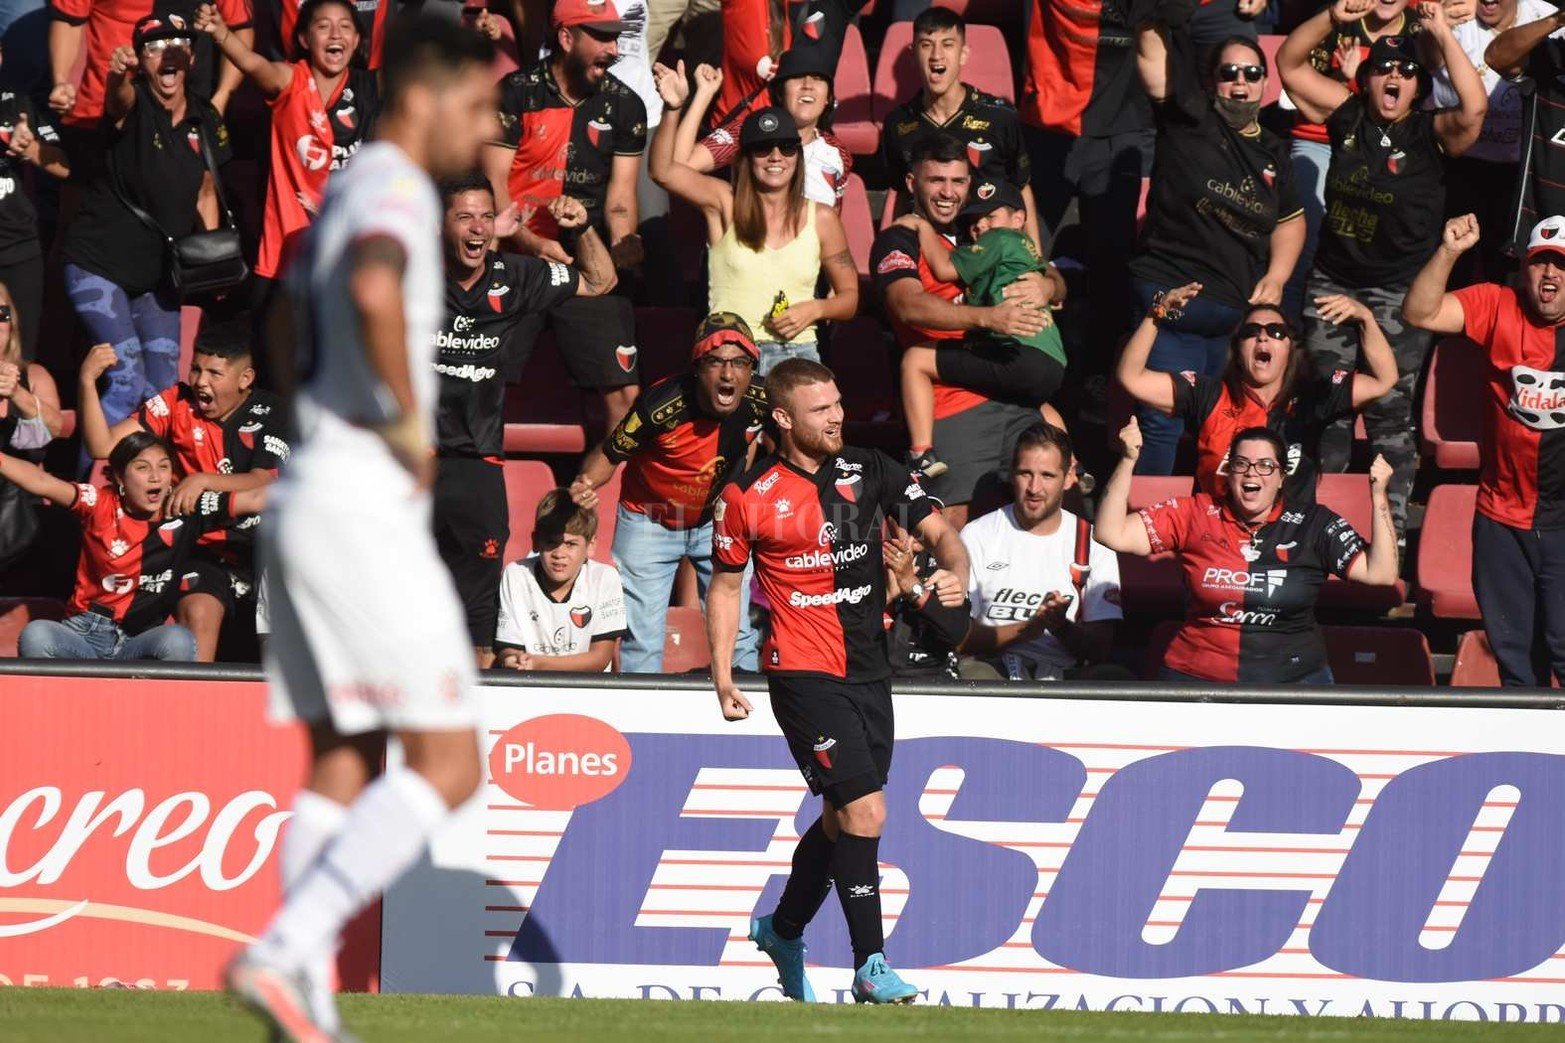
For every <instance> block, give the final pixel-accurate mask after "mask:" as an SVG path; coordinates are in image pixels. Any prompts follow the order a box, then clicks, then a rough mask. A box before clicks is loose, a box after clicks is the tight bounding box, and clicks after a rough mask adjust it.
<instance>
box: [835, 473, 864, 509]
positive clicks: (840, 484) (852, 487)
mask: <svg viewBox="0 0 1565 1043" xmlns="http://www.w3.org/2000/svg"><path fill="white" fill-rule="evenodd" d="M859 481H860V476H859V475H856V474H845V475H840V476H839V477H838V478H837V495H838V496H841V497H842V498H843V499H844V500H847V501H848V502H849V503H858V502H859V491H858V484H859Z"/></svg>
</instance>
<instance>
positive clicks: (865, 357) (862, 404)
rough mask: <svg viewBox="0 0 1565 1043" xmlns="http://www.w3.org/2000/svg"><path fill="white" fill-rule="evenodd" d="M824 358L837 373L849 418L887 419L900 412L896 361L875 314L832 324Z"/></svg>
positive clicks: (843, 405) (844, 408)
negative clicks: (874, 316)
mask: <svg viewBox="0 0 1565 1043" xmlns="http://www.w3.org/2000/svg"><path fill="white" fill-rule="evenodd" d="M825 362H826V364H827V365H828V366H830V367H831V370H832V372H833V373H835V374H837V386H838V387H839V388H841V390H842V407H843V410H844V411H845V412H846V413H847V418H848V420H850V421H855V420H880V421H884V420H890V419H892V418H893V417H895V416H897V415H898V414H899V413H900V412H901V410H900V409H899V408H898V405H899V397H900V396H899V393H898V390H897V376H896V362H895V361H894V360H893V357H892V353H891V346H890V344H889V343H888V342H887V339H886V330H885V327H883V326H881V324H880V323H879V322H877V321H876V320H875V319H874V318H873V317H871V316H869V315H860V316H858V317H857V318H855V319H854V320H853V321H851V322H845V323H841V324H838V325H835V326H833V327H832V328H831V341H830V344H829V345H828V346H827V348H826V358H825Z"/></svg>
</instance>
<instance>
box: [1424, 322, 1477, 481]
mask: <svg viewBox="0 0 1565 1043" xmlns="http://www.w3.org/2000/svg"><path fill="white" fill-rule="evenodd" d="M1488 381H1489V374H1488V361H1487V360H1486V359H1485V358H1484V354H1483V350H1482V349H1481V348H1479V347H1478V345H1476V344H1474V343H1473V342H1472V341H1470V340H1468V339H1467V338H1466V337H1446V338H1444V339H1443V340H1441V341H1439V342H1437V343H1436V344H1435V350H1434V355H1433V357H1431V358H1430V360H1429V377H1428V379H1427V381H1426V382H1425V384H1424V408H1423V416H1422V418H1421V423H1420V425H1419V451H1420V452H1421V453H1422V454H1423V457H1424V459H1425V460H1429V459H1433V460H1434V462H1435V466H1436V467H1440V468H1445V469H1447V470H1463V471H1476V470H1477V469H1478V442H1479V440H1480V439H1481V438H1482V437H1483V410H1484V396H1485V395H1487V394H1488V393H1489V389H1488Z"/></svg>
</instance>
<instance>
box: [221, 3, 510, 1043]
mask: <svg viewBox="0 0 1565 1043" xmlns="http://www.w3.org/2000/svg"><path fill="white" fill-rule="evenodd" d="M491 58H492V49H491V47H490V45H489V43H488V41H486V40H484V39H483V38H482V37H480V36H478V35H477V34H476V33H473V32H472V31H471V30H468V29H464V28H462V27H461V26H459V25H457V24H455V23H454V22H451V21H447V20H444V19H440V18H435V17H415V18H410V19H407V20H405V21H401V22H397V23H393V25H392V27H391V28H390V29H389V30H388V33H387V40H386V52H385V65H384V68H383V75H384V79H383V85H384V88H385V106H384V108H383V109H382V111H381V118H380V123H379V125H378V128H377V131H376V140H375V141H373V142H372V143H371V144H369V145H366V146H365V147H364V148H363V149H361V150H360V151H359V154H358V155H357V156H356V157H355V158H354V161H353V163H352V164H351V165H350V166H348V167H347V168H345V169H344V170H343V171H342V172H341V173H340V174H338V175H337V176H336V177H335V178H333V179H332V181H331V183H330V185H329V186H328V187H327V190H326V198H325V200H324V202H323V204H322V207H321V213H320V216H319V217H318V218H317V220H316V222H315V223H314V224H313V225H312V226H311V230H310V233H309V235H308V237H307V243H306V245H305V247H304V252H303V254H302V255H301V257H300V259H299V264H298V266H297V267H296V268H295V269H294V271H293V274H292V278H293V280H294V281H295V284H296V285H297V287H298V288H299V289H300V290H301V291H302V295H303V304H304V308H305V310H306V312H307V314H306V316H305V319H306V321H305V322H302V323H301V324H300V327H301V328H302V329H305V330H309V331H313V333H314V336H312V337H311V338H310V340H311V343H307V344H304V345H301V348H302V350H301V352H300V355H301V357H302V358H306V359H308V365H307V367H306V368H305V370H304V373H305V376H304V379H303V380H302V381H301V382H300V385H299V388H298V391H297V392H296V399H295V401H296V406H297V409H298V412H299V420H300V429H301V434H302V436H303V437H302V438H301V441H300V445H299V449H298V452H297V453H296V454H295V455H294V457H293V460H292V462H291V464H290V466H289V468H288V470H287V472H286V473H285V474H284V476H283V477H282V479H281V480H280V481H279V482H278V483H277V485H276V486H275V487H274V491H275V494H276V498H275V500H273V501H272V507H271V508H270V511H269V514H268V516H267V523H266V525H265V527H264V528H263V530H262V531H263V533H264V534H265V538H266V540H267V550H268V552H269V555H268V561H269V562H270V563H271V566H272V567H274V568H275V570H276V571H275V574H274V577H273V578H274V581H275V582H274V583H273V584H272V589H271V601H270V608H271V624H272V636H273V639H272V640H271V641H269V642H268V643H267V648H266V654H267V673H268V675H269V677H270V680H271V684H272V695H273V700H274V707H275V711H277V712H276V715H277V716H280V717H294V718H300V719H303V720H304V721H306V722H307V723H308V724H309V727H310V737H311V743H312V746H313V750H314V755H313V764H312V767H311V772H310V777H309V780H308V782H307V784H306V787H305V789H304V790H302V791H301V792H300V794H299V796H298V797H297V798H296V799H295V802H294V808H293V816H292V818H291V820H290V822H289V825H288V831H287V832H286V833H285V834H284V836H283V841H282V849H281V853H280V861H281V864H282V869H283V893H284V895H285V896H286V898H285V902H284V904H283V907H282V909H281V910H280V911H279V912H278V913H277V915H276V917H275V918H274V919H273V920H272V922H271V924H270V925H269V926H268V927H267V929H266V930H265V932H264V933H263V934H262V936H261V937H260V938H259V939H258V940H257V941H256V942H255V944H254V945H252V946H251V947H250V948H248V949H247V950H245V952H243V953H242V954H241V955H240V956H239V957H238V958H237V959H236V960H235V961H234V962H233V963H232V964H231V965H230V966H229V968H228V972H227V975H226V977H227V984H228V988H229V990H230V991H232V992H233V993H235V994H236V995H237V996H238V997H239V998H240V999H241V1000H243V1001H244V1002H245V1003H247V1004H249V1005H250V1006H251V1007H253V1008H254V1009H255V1010H256V1011H257V1012H258V1013H260V1014H261V1015H262V1016H263V1017H265V1018H266V1019H267V1020H268V1021H269V1022H270V1023H271V1024H272V1026H273V1027H274V1029H275V1030H276V1031H277V1033H278V1034H279V1035H280V1036H281V1037H282V1038H284V1039H288V1040H295V1041H309V1043H314V1041H325V1040H329V1039H331V1038H332V1036H333V1034H334V1033H336V1032H337V1017H336V1011H335V1008H334V1006H333V1004H332V1000H331V996H330V991H329V987H328V985H327V981H328V974H329V970H330V962H331V959H332V955H333V951H334V949H335V946H336V942H337V937H338V935H339V934H340V933H341V931H342V927H343V925H344V924H346V923H347V922H348V920H349V919H350V918H351V917H352V916H354V915H355V914H356V913H358V912H359V910H361V909H363V908H364V906H365V905H367V904H368V903H369V902H370V901H371V900H373V899H374V897H375V896H376V895H378V894H379V893H380V892H381V891H382V890H384V889H385V888H386V886H387V885H389V884H390V883H391V882H392V881H394V880H396V879H397V878H398V877H399V876H401V875H402V874H403V873H404V872H405V871H406V870H407V868H408V867H409V866H411V865H412V864H413V862H414V861H415V860H416V859H417V858H418V857H419V854H420V853H421V852H422V851H423V850H424V846H425V844H426V842H427V841H428V839H429V836H430V835H431V834H432V833H433V832H434V831H435V829H436V828H437V827H438V826H439V825H440V824H441V823H443V822H444V821H445V820H446V818H447V816H448V815H449V813H450V809H452V808H454V807H456V806H457V805H458V804H460V803H461V802H462V801H464V800H466V799H467V798H468V797H469V796H470V795H471V794H472V793H473V792H474V790H476V789H477V788H478V784H479V780H480V778H481V777H482V776H481V771H480V765H479V761H478V740H477V737H476V735H475V734H474V730H473V726H474V723H475V720H476V717H477V705H476V700H475V698H474V692H473V672H474V671H473V660H472V655H471V653H470V652H469V651H468V648H467V637H466V634H465V633H464V628H463V626H462V611H461V607H460V606H459V605H458V604H457V600H456V594H455V592H454V591H453V589H452V585H451V578H450V576H449V575H448V574H447V572H446V570H445V567H444V566H443V565H442V564H441V563H440V558H439V556H438V555H437V554H436V552H435V545H434V539H433V537H432V536H431V534H430V529H429V514H430V495H429V487H430V483H431V481H432V479H433V471H434V459H433V454H432V453H431V443H430V434H429V432H430V427H431V425H432V423H433V420H434V413H435V400H436V395H437V384H436V377H435V370H434V365H433V363H434V352H435V348H434V344H435V329H436V327H437V326H438V324H439V322H440V315H441V300H440V298H441V277H440V275H441V264H440V199H439V197H438V196H437V195H436V192H435V186H434V184H433V183H432V181H431V176H436V177H439V176H451V175H455V174H458V173H460V172H462V171H464V170H470V169H472V167H473V164H474V163H475V162H476V160H477V158H478V150H479V148H480V147H481V145H482V144H483V142H484V141H485V140H487V139H489V138H490V137H492V136H493V135H494V133H495V129H494V126H493V122H494V117H493V113H494V108H495V93H494V86H493V83H492V81H491V79H490V77H489V62H490V60H491ZM387 732H394V733H396V735H397V737H398V738H399V739H400V740H401V745H402V750H403V755H404V758H403V763H402V764H401V765H399V766H397V767H394V768H391V769H390V770H388V771H386V772H385V773H384V774H383V775H381V776H380V778H378V779H375V776H376V775H377V774H380V772H381V755H382V749H383V745H384V737H385V735H386V733H387ZM372 779H374V781H373V782H371V781H370V780H372Z"/></svg>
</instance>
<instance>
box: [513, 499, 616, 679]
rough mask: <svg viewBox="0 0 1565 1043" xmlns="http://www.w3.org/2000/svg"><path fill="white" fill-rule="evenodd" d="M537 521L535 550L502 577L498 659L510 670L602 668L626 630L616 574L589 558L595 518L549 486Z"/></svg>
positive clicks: (584, 670)
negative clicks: (549, 488)
mask: <svg viewBox="0 0 1565 1043" xmlns="http://www.w3.org/2000/svg"><path fill="white" fill-rule="evenodd" d="M536 519H537V520H536V521H535V522H534V524H533V552H532V553H531V554H529V555H528V556H527V557H525V558H523V559H522V560H521V561H513V562H512V563H511V564H509V565H507V566H506V567H505V573H504V574H503V575H502V576H501V577H500V623H499V625H498V626H497V627H496V628H495V650H496V652H497V653H498V657H497V662H498V663H499V665H500V666H502V667H506V668H508V669H511V670H559V671H571V672H579V673H595V672H598V671H603V670H607V669H609V666H610V665H611V664H612V663H613V661H614V648H615V645H616V643H617V642H618V641H619V639H620V638H622V637H624V636H625V634H626V633H628V631H627V630H626V627H625V591H624V588H623V587H621V586H620V581H619V570H618V569H616V568H615V567H614V566H612V565H605V564H603V563H602V562H601V561H593V560H591V559H590V558H589V557H588V555H589V554H591V553H592V547H593V543H594V542H595V541H596V539H597V536H598V513H597V511H592V510H588V509H586V508H583V507H578V506H576V504H574V503H572V502H571V491H570V490H569V489H551V490H550V491H549V492H547V493H545V494H544V496H543V499H541V500H539V501H538V513H537V516H536Z"/></svg>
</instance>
